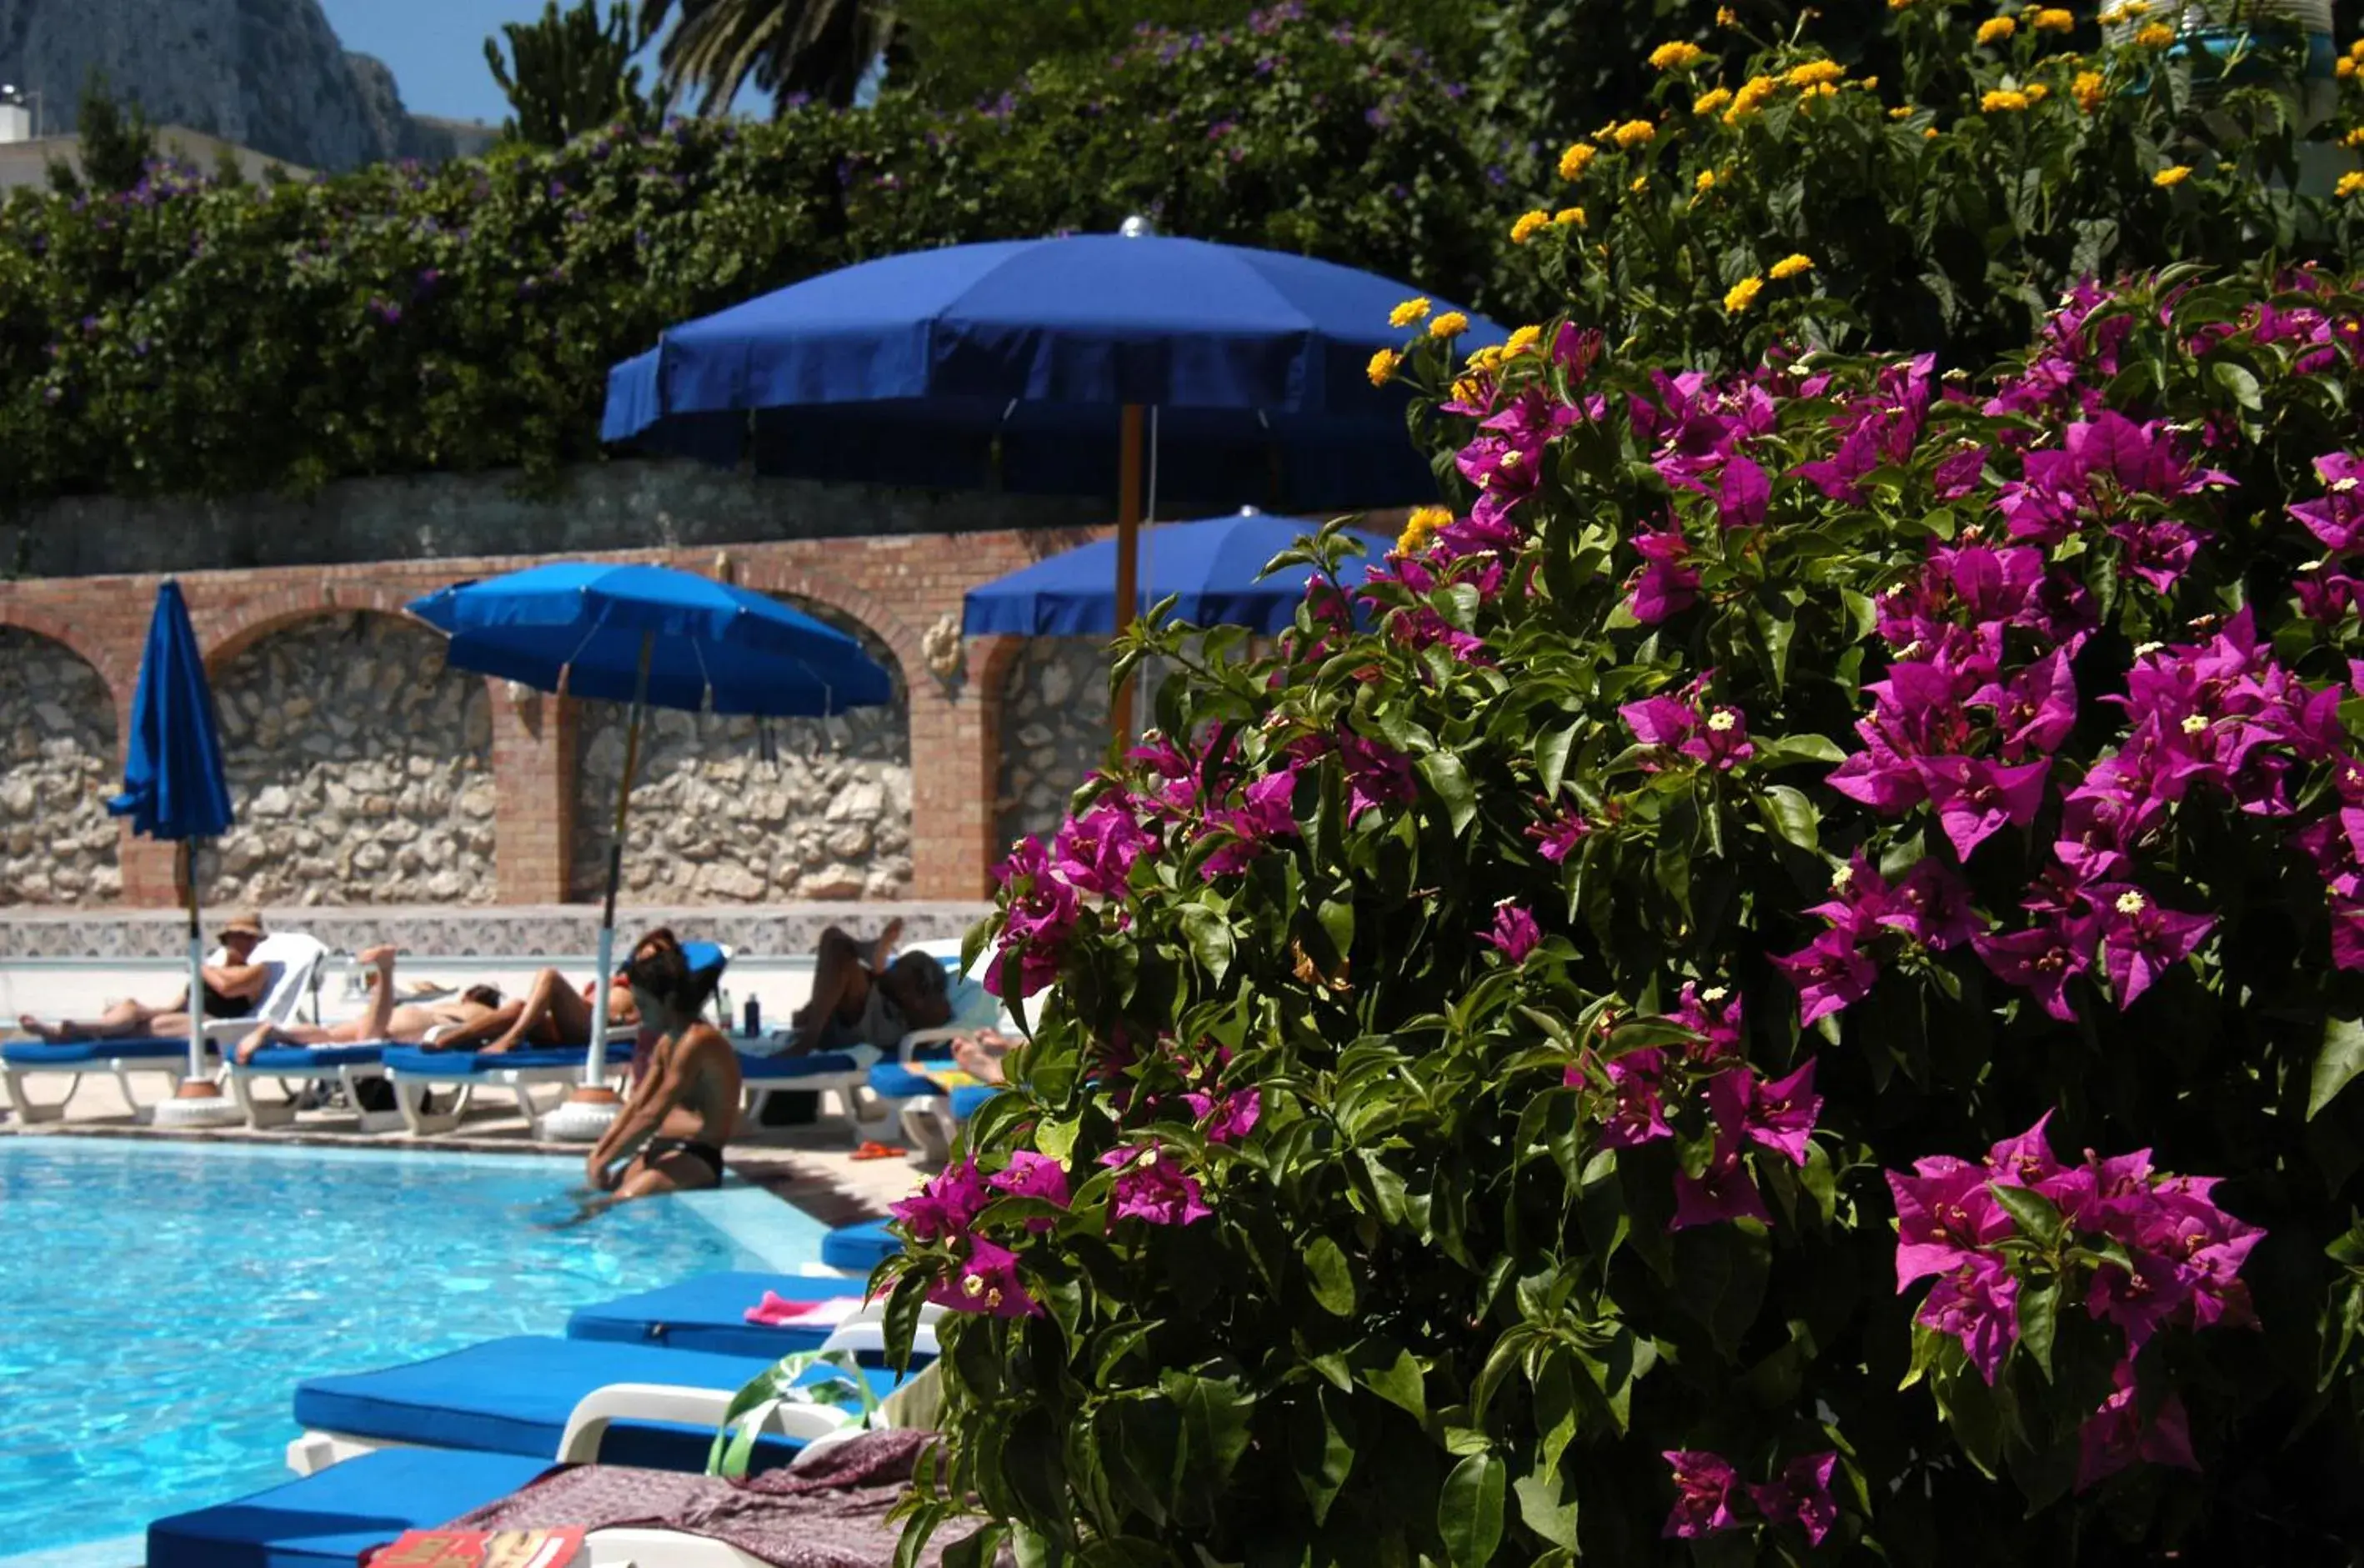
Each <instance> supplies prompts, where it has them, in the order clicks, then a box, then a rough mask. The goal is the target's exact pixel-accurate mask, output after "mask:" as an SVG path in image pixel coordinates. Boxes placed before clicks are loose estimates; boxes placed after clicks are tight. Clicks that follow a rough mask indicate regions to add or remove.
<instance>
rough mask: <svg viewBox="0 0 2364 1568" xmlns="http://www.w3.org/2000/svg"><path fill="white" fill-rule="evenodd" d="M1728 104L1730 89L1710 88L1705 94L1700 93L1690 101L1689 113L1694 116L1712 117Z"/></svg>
mask: <svg viewBox="0 0 2364 1568" xmlns="http://www.w3.org/2000/svg"><path fill="white" fill-rule="evenodd" d="M1730 102H1732V89H1731V88H1729V87H1716V88H1712V89H1710V90H1709V91H1707V92H1705V93H1701V95H1699V96H1698V97H1696V98H1693V99H1692V100H1691V113H1693V114H1695V115H1712V114H1713V113H1715V112H1716V110H1718V109H1720V108H1722V107H1723V106H1724V105H1726V104H1728V103H1730Z"/></svg>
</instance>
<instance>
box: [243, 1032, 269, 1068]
mask: <svg viewBox="0 0 2364 1568" xmlns="http://www.w3.org/2000/svg"><path fill="white" fill-rule="evenodd" d="M270 1043H271V1026H270V1025H269V1024H264V1025H263V1026H262V1028H260V1029H256V1030H255V1031H254V1032H253V1033H252V1034H250V1035H248V1036H247V1037H246V1038H245V1039H244V1040H240V1041H239V1042H238V1060H239V1063H240V1065H241V1066H243V1065H245V1064H246V1063H247V1062H251V1061H253V1060H254V1053H255V1052H256V1051H261V1050H262V1048H263V1047H264V1046H266V1045H269V1044H270Z"/></svg>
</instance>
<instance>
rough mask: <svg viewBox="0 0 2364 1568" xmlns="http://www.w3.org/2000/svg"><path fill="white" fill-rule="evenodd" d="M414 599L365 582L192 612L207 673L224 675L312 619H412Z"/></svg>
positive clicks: (311, 587)
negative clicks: (263, 644)
mask: <svg viewBox="0 0 2364 1568" xmlns="http://www.w3.org/2000/svg"><path fill="white" fill-rule="evenodd" d="M411 597H412V594H411V593H410V592H409V591H407V590H405V589H400V588H383V587H375V586H372V585H370V584H362V583H313V584H302V585H299V586H296V587H289V588H281V589H278V590H275V591H274V592H272V593H268V594H258V595H254V596H253V597H252V598H248V599H240V600H238V601H236V602H234V603H232V604H229V605H225V606H206V608H205V609H204V610H203V611H202V612H200V611H199V610H198V609H197V607H196V606H191V607H190V618H191V619H192V620H193V621H195V623H196V627H197V640H198V642H199V644H200V645H201V646H203V647H204V649H205V651H206V674H208V675H218V674H219V673H221V672H222V671H223V670H224V669H225V668H227V667H228V666H229V662H230V661H231V660H233V659H235V658H237V657H238V656H239V655H240V654H241V653H243V652H245V651H247V650H248V649H250V648H251V647H253V646H254V645H255V644H256V643H258V642H260V641H262V639H264V638H266V637H269V636H270V635H271V634H272V633H273V632H275V631H284V630H285V629H286V628H289V627H291V626H296V625H298V624H300V623H301V622H304V621H307V620H318V619H320V618H321V617H329V616H346V615H354V614H362V615H384V616H394V617H398V618H405V619H407V618H408V617H406V616H405V615H404V611H403V606H405V605H406V604H407V603H408V602H409V601H410V599H411Z"/></svg>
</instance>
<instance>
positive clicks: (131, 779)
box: [106, 577, 236, 1098]
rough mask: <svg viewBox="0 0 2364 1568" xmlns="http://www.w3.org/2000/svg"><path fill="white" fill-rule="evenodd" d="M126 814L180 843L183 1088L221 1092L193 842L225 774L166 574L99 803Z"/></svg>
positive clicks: (225, 824)
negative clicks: (210, 1044)
mask: <svg viewBox="0 0 2364 1568" xmlns="http://www.w3.org/2000/svg"><path fill="white" fill-rule="evenodd" d="M106 809H107V810H108V811H109V812H111V813H113V814H114V815H115V816H117V817H129V818H131V830H132V831H133V832H135V833H138V834H139V835H140V836H141V837H142V838H147V839H157V840H167V841H171V842H174V843H178V844H179V845H180V846H181V880H182V881H183V883H184V884H186V886H187V889H188V901H189V1076H188V1078H187V1079H186V1080H185V1081H184V1084H183V1085H182V1092H183V1093H184V1095H188V1096H190V1097H193V1098H194V1097H198V1096H202V1095H206V1094H207V1093H208V1092H210V1093H211V1094H214V1095H218V1094H219V1093H220V1091H219V1090H218V1089H217V1088H216V1087H215V1086H214V1085H213V1084H207V1083H206V1082H205V1081H204V1073H205V1052H206V1032H205V1007H204V1006H203V1003H204V999H205V974H204V973H203V972H204V968H205V957H206V954H205V936H204V932H203V930H202V929H201V927H200V923H199V917H198V906H197V902H198V901H197V868H196V850H195V846H196V840H199V839H218V838H219V837H221V836H222V834H223V833H225V832H227V831H229V826H230V824H231V823H232V822H233V821H235V820H236V817H235V816H234V815H233V813H232V812H231V810H230V805H229V778H228V776H227V775H226V774H225V773H223V771H222V751H221V720H220V718H219V717H218V715H217V713H216V711H215V708H214V689H213V686H212V684H210V683H209V682H207V681H206V662H205V657H204V655H202V654H201V653H199V652H198V651H197V634H196V633H195V631H194V630H193V629H191V628H190V626H189V606H188V605H187V604H186V602H185V601H184V600H183V599H182V597H181V585H180V584H178V583H176V582H174V581H173V579H171V578H170V577H167V578H165V579H164V581H163V582H162V583H161V584H157V587H156V608H155V611H154V613H153V614H152V615H151V616H150V617H149V620H148V646H147V648H146V650H145V651H142V652H141V654H140V656H139V684H138V685H137V686H135V687H134V688H133V689H132V693H131V744H130V746H129V748H128V751H127V754H126V756H125V759H124V763H123V793H122V794H121V795H117V796H115V797H114V798H113V799H111V800H109V801H108V802H107V803H106Z"/></svg>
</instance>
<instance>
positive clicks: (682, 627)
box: [410, 562, 895, 717]
mask: <svg viewBox="0 0 2364 1568" xmlns="http://www.w3.org/2000/svg"><path fill="white" fill-rule="evenodd" d="M410 612H411V613H412V614H413V615H415V616H418V617H419V618H420V619H422V620H424V621H426V622H427V623H428V624H429V625H430V626H433V627H434V628H436V629H438V630H439V631H441V632H444V633H445V634H447V635H448V636H449V637H450V638H451V639H452V641H451V646H450V648H449V650H448V651H447V652H446V654H445V657H446V659H447V661H448V662H450V663H451V664H452V666H453V667H455V668H457V669H463V670H474V671H475V672H477V673H480V674H486V675H497V676H501V677H504V678H506V679H508V680H512V681H522V682H524V683H525V684H527V685H530V686H538V687H540V688H541V689H542V690H544V691H552V692H563V693H565V694H566V695H570V696H578V697H602V698H606V699H608V700H609V701H612V702H631V701H634V700H635V698H636V697H642V696H644V699H645V700H646V701H648V702H652V703H654V704H656V705H657V706H660V707H671V708H682V709H686V710H688V711H690V712H693V713H696V712H713V713H729V714H758V715H765V716H772V717H798V716H805V717H810V716H816V715H828V714H834V713H842V712H844V711H845V710H846V709H848V708H854V707H875V706H878V705H879V704H882V703H887V702H892V701H893V700H894V695H895V692H894V682H893V680H892V679H891V678H890V677H889V676H888V674H887V672H886V671H885V670H884V669H882V668H880V667H879V665H878V663H877V662H875V660H873V659H872V658H871V657H870V656H869V655H868V654H867V653H864V651H862V645H861V644H860V643H859V642H856V641H855V640H854V639H853V638H851V637H849V636H847V635H846V634H845V633H844V632H842V631H839V630H838V629H836V628H834V627H829V626H824V625H822V624H821V623H820V621H817V620H815V619H813V618H812V617H810V616H808V615H802V614H799V613H798V612H797V611H795V610H792V609H790V608H789V607H788V606H786V605H783V604H781V603H779V602H778V601H777V600H775V599H771V598H767V597H765V596H764V595H762V594H755V593H750V592H748V591H747V590H746V589H743V588H734V587H732V586H730V584H727V583H716V582H712V581H710V580H708V579H707V578H704V577H699V576H696V575H693V574H692V573H686V572H675V571H673V570H671V569H669V568H666V567H663V566H617V565H599V564H594V563H588V562H580V563H578V562H563V563H560V564H557V565H552V566H536V567H531V568H529V569H528V570H526V571H523V572H512V573H507V575H505V576H501V577H492V578H486V579H485V580H483V581H481V582H474V583H461V584H454V585H453V586H452V587H449V588H441V589H438V590H437V591H436V592H434V593H432V594H429V595H426V596H425V597H423V598H419V599H415V600H413V601H411V604H410ZM643 651H645V652H646V655H647V658H648V672H647V685H646V688H645V691H644V693H643V691H642V690H641V686H640V679H641V658H642V655H643Z"/></svg>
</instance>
